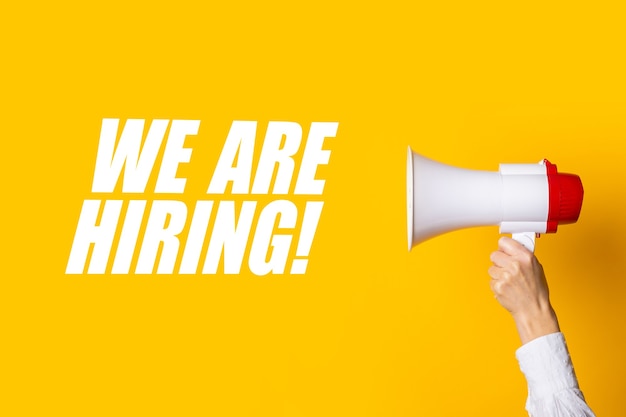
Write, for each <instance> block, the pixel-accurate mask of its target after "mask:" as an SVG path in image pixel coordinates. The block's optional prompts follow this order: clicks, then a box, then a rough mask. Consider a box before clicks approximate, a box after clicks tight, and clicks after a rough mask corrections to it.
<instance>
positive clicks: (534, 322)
mask: <svg viewBox="0 0 626 417" xmlns="http://www.w3.org/2000/svg"><path fill="white" fill-rule="evenodd" d="M513 319H514V320H515V326H516V328H517V333H518V334H519V337H520V340H521V341H522V345H525V344H526V343H528V342H530V341H531V340H534V339H536V338H538V337H541V336H545V335H548V334H551V333H557V332H559V331H560V328H559V322H558V320H557V317H556V313H555V312H554V309H553V308H552V306H551V305H550V304H549V303H547V304H546V305H534V306H532V307H529V308H525V309H524V310H522V311H520V312H519V313H517V314H514V315H513Z"/></svg>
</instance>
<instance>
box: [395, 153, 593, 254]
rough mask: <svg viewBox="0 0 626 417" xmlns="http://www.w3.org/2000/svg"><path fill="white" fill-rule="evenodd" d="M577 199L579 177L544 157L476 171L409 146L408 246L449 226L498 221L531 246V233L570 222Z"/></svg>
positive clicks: (574, 216)
mask: <svg viewBox="0 0 626 417" xmlns="http://www.w3.org/2000/svg"><path fill="white" fill-rule="evenodd" d="M582 202H583V186H582V182H581V180H580V178H579V177H578V176H577V175H573V174H562V173H559V172H557V169H556V165H554V164H551V163H550V162H549V161H548V160H545V159H544V160H543V161H541V162H539V163H534V164H500V170H499V171H494V172H491V171H477V170H469V169H461V168H456V167H453V166H449V165H445V164H442V163H439V162H436V161H433V160H431V159H428V158H426V157H424V156H422V155H419V154H417V153H415V152H413V151H412V150H411V148H410V147H409V149H408V159H407V226H408V241H409V250H411V248H413V247H414V246H415V245H417V244H419V243H421V242H424V241H425V240H427V239H430V238H431V237H434V236H437V235H440V234H442V233H446V232H449V231H453V230H457V229H461V228H465V227H473V226H488V225H499V226H500V233H511V234H512V235H513V236H512V237H513V239H515V240H517V241H518V242H520V243H521V244H522V245H524V246H525V247H526V248H528V249H529V250H530V251H534V249H535V236H538V235H539V234H541V233H554V232H556V230H557V227H558V225H560V224H567V223H575V222H576V221H577V220H578V216H579V215H580V209H581V207H582Z"/></svg>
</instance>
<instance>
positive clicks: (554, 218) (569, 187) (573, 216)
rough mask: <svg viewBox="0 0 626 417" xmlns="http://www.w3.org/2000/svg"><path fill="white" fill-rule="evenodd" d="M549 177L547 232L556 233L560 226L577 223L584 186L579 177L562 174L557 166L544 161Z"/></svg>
mask: <svg viewBox="0 0 626 417" xmlns="http://www.w3.org/2000/svg"><path fill="white" fill-rule="evenodd" d="M544 163H545V165H546V174H547V176H548V193H549V199H548V200H549V207H548V224H547V232H548V233H554V232H556V229H557V227H558V225H559V224H568V223H575V222H576V221H577V220H578V216H579V215H580V209H581V208H582V205H583V184H582V181H581V180H580V177H579V176H578V175H574V174H560V173H558V172H557V169H556V165H554V164H552V163H550V161H548V160H547V159H546V160H544Z"/></svg>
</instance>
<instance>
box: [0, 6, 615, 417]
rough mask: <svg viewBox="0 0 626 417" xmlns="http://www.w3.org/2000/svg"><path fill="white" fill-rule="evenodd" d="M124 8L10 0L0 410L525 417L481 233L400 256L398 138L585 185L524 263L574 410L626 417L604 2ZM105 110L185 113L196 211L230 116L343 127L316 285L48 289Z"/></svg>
mask: <svg viewBox="0 0 626 417" xmlns="http://www.w3.org/2000/svg"><path fill="white" fill-rule="evenodd" d="M129 3H130V2H112V1H109V2H103V3H101V4H97V3H84V4H83V3H78V2H76V4H71V3H65V2H63V3H43V2H42V4H36V3H35V4H24V5H20V6H18V5H16V4H12V5H8V6H7V5H5V6H3V11H2V16H1V17H0V21H1V24H0V28H1V29H0V35H2V41H1V42H2V43H1V45H2V58H1V59H2V77H1V81H0V86H1V93H0V94H1V103H2V116H1V117H2V124H1V125H0V128H1V129H2V145H1V146H2V152H1V155H0V174H1V181H2V205H1V208H0V210H1V212H0V213H1V217H0V218H1V222H2V232H3V236H2V237H3V238H2V252H1V259H2V264H1V265H2V266H1V268H2V269H1V272H0V274H1V276H2V278H1V281H0V282H1V288H0V313H1V314H0V323H1V329H0V335H1V336H0V337H1V341H0V350H1V355H0V357H1V361H0V382H1V384H2V387H1V389H0V414H2V415H6V416H21V415H37V416H46V415H62V416H91V415H106V416H111V415H132V416H136V415H150V416H154V415H168V416H174V415H176V416H178V415H184V416H199V415H203V416H204V415H210V416H335V415H337V416H340V415H341V416H345V415H354V416H416V415H419V416H458V415H470V416H503V415H506V416H520V417H521V416H524V415H526V413H525V411H524V409H523V407H524V401H525V398H526V386H525V381H524V379H523V376H522V375H521V373H520V372H519V369H518V367H517V362H516V360H515V358H514V351H515V349H516V348H517V347H518V346H519V342H518V338H517V335H516V333H515V329H514V326H513V322H512V320H511V319H510V317H509V316H508V314H507V313H506V312H505V311H504V310H503V309H502V308H501V307H500V306H499V305H498V304H497V302H496V301H495V300H494V299H493V296H492V294H491V291H490V289H489V277H488V276H487V269H488V267H489V254H490V252H491V251H492V250H493V249H495V247H496V243H497V238H498V231H497V228H496V227H484V228H474V229H468V230H462V231H458V232H455V233H449V234H446V235H443V236H440V237H438V238H436V239H433V240H430V241H428V242H426V243H424V244H423V245H420V246H419V247H416V248H415V249H414V250H413V251H412V252H410V253H409V252H407V250H406V232H405V200H404V199H405V194H404V193H405V161H406V155H405V153H406V146H407V145H411V146H412V147H413V148H414V149H415V150H416V151H418V152H420V153H422V154H424V155H426V156H429V157H431V158H433V159H437V160H440V161H442V162H445V163H448V164H451V165H456V166H461V167H464V168H473V169H483V170H497V165H498V163H501V162H523V163H530V162H536V161H538V160H540V159H542V158H544V157H545V158H548V159H550V160H551V162H553V163H556V164H557V166H558V167H559V170H560V171H562V172H573V173H576V174H578V175H580V176H581V178H582V180H583V183H584V186H585V201H584V204H583V210H582V213H581V216H580V220H579V222H578V223H577V224H575V225H567V226H563V227H561V228H560V229H559V231H558V233H557V234H555V235H547V236H544V237H542V238H541V239H539V241H538V246H537V251H536V253H537V255H538V257H539V259H540V261H541V262H542V263H543V265H544V267H545V269H546V272H547V275H548V279H549V282H550V286H551V291H552V299H553V304H554V306H555V308H556V310H557V313H558V315H559V318H560V322H561V327H562V330H563V331H564V333H565V334H566V337H567V340H568V343H569V346H570V351H571V354H572V357H573V360H574V364H575V367H576V371H577V373H578V376H579V380H580V384H581V387H582V389H583V392H584V393H585V395H586V397H587V400H588V402H589V403H590V405H591V406H592V408H593V409H594V410H595V411H596V413H597V414H598V416H622V415H625V414H626V406H625V405H624V399H623V389H624V383H623V376H624V375H625V374H626V359H625V358H624V355H623V354H624V352H625V351H626V338H625V336H624V333H623V331H624V319H625V316H626V307H625V306H624V304H625V303H624V301H626V283H625V281H624V270H625V268H626V257H625V256H624V253H625V248H626V243H624V241H625V240H624V235H625V234H626V219H625V215H624V213H626V197H625V193H624V180H625V179H626V174H625V171H624V169H625V167H624V161H625V160H626V150H625V145H624V140H625V138H626V77H625V76H624V74H626V65H625V63H626V62H625V60H624V45H625V41H626V34H625V33H624V18H625V17H626V13H625V10H624V9H623V8H622V7H619V6H616V4H619V2H616V3H615V4H612V3H610V2H603V1H597V2H564V3H562V4H555V3H551V4H546V3H547V2H521V3H519V4H517V3H516V4H509V3H507V2H492V3H486V2H478V3H477V2H458V3H455V2H418V3H417V4H412V5H411V6H409V5H408V4H409V2H406V3H402V2H394V1H386V2H380V3H375V4H374V3H371V4H369V5H365V4H359V3H356V2H351V3H347V2H346V3H341V2H310V3H294V2H284V3H271V4H270V3H265V2H258V3H251V4H241V3H234V4H232V5H229V6H224V5H223V2H220V3H219V5H209V4H210V3H203V2H198V4H189V3H187V2H183V1H178V2H168V3H160V2H146V3H145V4H141V5H132V4H129ZM435 3H436V4H437V5H434V4H435ZM199 4H204V5H203V6H200V5H199ZM104 117H118V118H122V119H126V118H146V119H152V118H167V119H175V118H182V119H199V120H201V121H202V123H201V126H200V131H199V134H198V135H197V136H196V137H194V138H192V139H190V140H189V141H188V144H191V145H192V146H193V149H194V153H193V155H192V163H190V164H189V166H188V167H182V168H181V170H180V171H179V174H184V175H185V176H186V177H188V178H190V179H189V184H188V187H190V188H189V189H190V192H189V193H187V194H185V197H184V198H185V199H186V200H188V201H195V200H196V199H198V198H203V196H202V193H201V192H198V191H193V190H194V189H197V190H200V189H202V188H203V187H205V186H206V184H208V179H209V178H210V174H211V173H212V169H213V166H214V165H212V164H214V162H215V160H216V158H217V155H218V152H219V150H220V149H221V145H222V144H223V140H224V139H225V138H226V135H227V132H228V129H229V127H230V124H231V122H232V121H233V120H257V121H259V126H260V132H259V139H258V140H257V141H258V142H260V140H261V139H260V138H261V137H262V133H263V131H262V129H261V128H263V127H264V126H266V124H267V122H268V121H270V120H287V121H295V122H298V123H300V124H301V125H302V126H303V128H304V129H305V132H306V130H308V126H309V124H310V123H311V122H312V121H337V122H339V129H338V133H337V137H336V138H335V139H330V140H327V142H326V144H327V147H328V148H329V149H331V151H332V154H331V160H330V164H329V165H328V166H327V167H322V168H321V169H320V171H319V176H320V177H322V178H325V179H326V188H325V193H324V196H323V198H324V201H325V202H326V203H325V207H324V211H323V213H322V217H321V221H320V224H319V228H318V232H317V235H316V238H315V241H314V243H313V248H312V251H311V254H310V261H309V269H308V271H307V274H306V275H304V276H290V275H277V276H266V277H256V276H253V275H251V274H249V273H247V272H245V271H247V269H245V268H244V270H245V271H244V273H242V274H241V275H238V276H224V275H215V276H202V275H196V276H176V275H174V276H157V275H151V276H134V275H128V276H109V275H104V276H102V275H82V276H80V275H79V276H65V275H64V270H65V266H66V262H67V258H68V255H69V250H70V247H71V242H72V239H73V235H74V232H75V229H76V224H77V221H78V216H79V213H80V208H81V205H82V202H83V200H84V199H86V198H92V195H91V194H90V189H91V179H92V175H93V168H94V164H95V156H96V150H97V143H98V137H99V132H100V123H101V120H102V118H104ZM202 158H206V161H205V162H206V163H200V161H201V160H202ZM211 160H213V162H211ZM194 187H196V188H194ZM118 196H119V195H118ZM144 197H145V198H148V199H151V198H153V197H154V196H153V195H151V194H149V193H148V194H146V195H145V196H144Z"/></svg>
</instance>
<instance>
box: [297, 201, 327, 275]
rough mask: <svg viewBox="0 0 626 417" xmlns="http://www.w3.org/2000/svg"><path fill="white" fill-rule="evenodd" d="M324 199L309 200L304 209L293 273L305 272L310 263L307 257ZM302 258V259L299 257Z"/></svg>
mask: <svg viewBox="0 0 626 417" xmlns="http://www.w3.org/2000/svg"><path fill="white" fill-rule="evenodd" d="M322 207H324V202H323V201H309V202H307V203H306V208H305V209H304V217H303V219H302V227H301V228H300V237H299V239H298V247H297V249H296V259H294V260H293V262H292V264H291V273H292V274H304V273H305V272H306V267H307V265H308V263H309V260H308V259H302V258H307V257H308V256H309V252H310V251H311V245H312V244H313V238H314V237H315V231H316V230H317V224H318V223H319V220H320V215H321V214H322ZM297 258H300V259H297Z"/></svg>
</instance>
